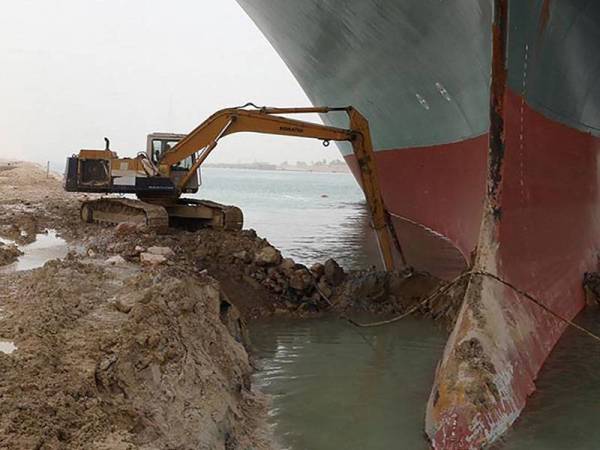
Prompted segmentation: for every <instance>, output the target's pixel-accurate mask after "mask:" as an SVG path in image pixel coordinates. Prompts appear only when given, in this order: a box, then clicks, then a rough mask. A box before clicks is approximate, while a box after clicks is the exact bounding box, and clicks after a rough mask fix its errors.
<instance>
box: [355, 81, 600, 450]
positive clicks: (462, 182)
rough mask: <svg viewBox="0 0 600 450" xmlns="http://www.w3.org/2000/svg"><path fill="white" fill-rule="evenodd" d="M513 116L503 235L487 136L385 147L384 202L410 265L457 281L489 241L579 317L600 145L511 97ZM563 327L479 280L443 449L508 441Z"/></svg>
mask: <svg viewBox="0 0 600 450" xmlns="http://www.w3.org/2000/svg"><path fill="white" fill-rule="evenodd" d="M505 120H506V130H507V135H506V153H505V158H504V169H503V179H502V186H501V219H500V221H499V224H498V228H497V230H496V232H495V233H486V230H485V227H486V226H488V225H487V223H488V222H489V221H487V220H486V216H487V214H491V213H489V212H488V211H485V210H484V198H485V185H486V174H487V164H486V158H487V136H482V137H480V138H475V139H471V140H467V141H463V142H459V143H453V144H447V145H441V146H436V147H431V148H418V149H401V150H389V151H383V152H377V162H378V168H379V169H378V170H379V175H380V179H381V185H382V189H383V191H384V199H385V201H386V204H387V207H388V209H389V210H390V212H391V213H392V215H393V216H394V218H395V225H396V230H397V233H398V236H399V238H400V240H401V242H402V244H403V246H404V247H405V252H406V253H407V259H408V261H409V264H411V265H414V266H415V267H417V268H421V269H424V270H428V271H430V272H432V273H434V274H437V275H439V276H442V277H444V278H450V277H452V276H455V275H456V274H457V273H458V272H460V271H461V270H463V269H464V268H465V267H466V265H468V264H469V263H470V259H471V253H472V251H473V250H474V249H475V247H476V246H477V245H479V248H478V250H477V258H478V260H479V262H480V263H481V265H480V266H479V267H480V268H481V267H483V268H485V269H486V270H489V271H490V272H492V273H495V274H496V275H498V276H500V277H501V278H502V279H504V280H506V281H508V282H510V283H512V284H513V285H515V286H517V287H519V288H520V289H522V290H525V291H527V292H529V293H531V294H532V295H534V296H535V297H536V298H538V299H540V300H541V301H542V302H543V303H544V305H546V306H547V307H548V308H550V309H552V310H553V311H555V312H556V313H558V314H560V315H561V316H563V317H566V318H568V319H571V318H573V317H574V316H575V315H576V314H577V313H578V312H579V311H580V310H581V308H582V307H583V305H584V298H583V289H582V286H581V282H582V278H583V274H584V273H585V272H586V271H593V270H596V269H597V255H598V248H599V247H600V233H599V231H598V230H600V228H599V225H600V203H599V198H598V189H599V186H600V183H599V181H600V180H599V172H598V164H599V162H600V161H599V155H600V139H599V138H598V137H594V136H592V135H591V134H588V133H584V132H581V131H578V130H575V129H573V128H570V127H568V126H565V125H562V124H560V123H558V122H556V121H553V120H550V119H548V118H546V117H544V116H543V115H541V114H540V113H538V112H536V111H534V110H533V109H532V108H530V107H529V106H528V105H527V104H526V103H525V102H524V101H523V99H522V98H521V97H519V96H518V95H515V94H514V93H510V92H509V93H508V95H507V98H506V109H505ZM348 163H349V165H350V167H351V168H352V170H353V171H354V173H355V175H356V167H355V164H354V161H352V160H351V158H349V160H348ZM488 235H490V236H491V235H494V236H496V237H495V238H494V239H497V241H494V242H490V241H489V239H488V237H487V236H488ZM478 278H479V277H478ZM563 331H564V324H563V323H561V322H560V321H558V320H557V319H555V318H553V317H552V316H551V315H549V314H548V313H547V312H544V311H543V310H542V309H541V308H540V307H539V306H537V305H535V304H533V303H531V302H528V301H526V300H525V299H523V298H522V297H520V296H519V295H518V294H516V293H515V292H513V291H511V290H510V289H508V288H506V287H503V286H502V285H500V284H499V283H498V282H497V281H494V280H492V279H490V278H487V279H472V280H471V283H470V285H469V287H468V290H467V294H466V300H465V302H464V304H463V307H462V310H461V313H460V315H459V317H458V320H457V323H456V326H455V329H454V331H453V332H452V335H451V336H450V339H449V341H448V344H447V346H446V350H445V353H444V357H443V359H442V361H441V363H440V366H439V367H438V370H437V373H436V380H435V383H434V387H433V389H432V394H431V398H430V401H429V405H428V410H427V425H426V427H427V433H428V435H429V437H430V438H431V441H432V445H433V446H434V448H439V449H467V448H480V446H481V445H483V444H485V443H489V442H492V441H493V440H494V439H496V438H497V437H498V436H500V435H501V434H502V433H503V432H504V431H505V430H506V429H507V428H508V427H509V426H510V424H511V423H512V422H513V421H514V420H515V419H516V418H517V417H518V415H519V413H520V412H521V411H522V409H523V408H524V406H525V402H526V399H527V396H528V395H530V394H531V393H532V392H533V391H534V389H535V385H534V381H535V378H536V376H537V374H538V372H539V370H540V368H541V366H542V364H543V363H544V361H545V359H546V358H547V356H548V354H549V353H550V351H551V350H552V348H553V347H554V345H555V344H556V342H557V340H558V339H559V337H560V335H561V334H562V332H563ZM482 367H483V370H482Z"/></svg>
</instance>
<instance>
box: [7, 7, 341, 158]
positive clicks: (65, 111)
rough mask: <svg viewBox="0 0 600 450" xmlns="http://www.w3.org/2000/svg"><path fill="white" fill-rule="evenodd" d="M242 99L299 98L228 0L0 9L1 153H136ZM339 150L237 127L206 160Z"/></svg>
mask: <svg viewBox="0 0 600 450" xmlns="http://www.w3.org/2000/svg"><path fill="white" fill-rule="evenodd" d="M247 101H253V102H255V103H257V104H260V105H264V104H266V105H274V106H305V105H309V101H308V99H307V97H306V96H305V95H304V92H303V91H302V90H301V88H300V87H299V85H298V83H297V82H296V80H295V79H294V77H293V76H292V75H291V73H290V72H289V70H288V69H287V67H286V66H285V64H284V63H283V62H282V61H281V59H280V58H279V56H278V55H277V53H276V52H275V50H273V48H272V47H271V45H270V44H269V42H268V41H267V40H266V39H265V38H264V37H263V35H262V34H261V33H260V31H259V30H258V28H257V27H256V26H255V25H254V23H253V22H252V21H251V20H250V19H249V18H248V16H246V14H245V13H244V11H243V10H242V9H241V8H240V7H239V6H238V4H237V3H236V2H235V0H217V1H208V0H169V1H166V0H85V1H82V0H18V1H12V2H9V1H5V2H3V5H2V14H1V15H0V132H1V133H2V136H1V139H2V147H1V149H0V157H8V158H20V159H29V160H36V161H40V162H44V161H47V160H50V161H53V162H55V163H62V161H63V160H64V158H65V157H66V156H67V155H69V154H72V153H76V152H77V151H78V150H79V149H80V148H103V147H104V143H103V139H102V138H103V137H104V136H108V137H109V138H110V139H111V142H112V149H113V150H116V151H117V152H118V153H119V154H120V155H121V156H125V155H134V154H135V153H137V152H138V151H142V150H143V149H144V146H145V140H146V135H147V134H148V133H150V132H153V131H169V132H180V133H186V132H188V131H190V130H191V129H192V128H194V127H195V126H196V125H197V124H199V123H200V122H201V121H203V120H204V119H205V118H206V117H207V116H209V115H210V114H211V113H213V112H214V111H216V110H218V109H220V108H223V107H227V106H236V105H240V104H243V103H246V102H247ZM322 158H327V159H334V158H338V153H337V151H336V150H335V146H331V147H329V149H328V150H325V149H324V148H323V147H322V146H321V145H320V143H319V142H318V141H312V140H310V141H307V140H300V139H292V138H282V137H272V136H262V135H250V134H244V135H235V136H231V137H227V138H225V139H224V140H223V141H222V144H221V145H220V147H219V148H218V150H216V151H215V152H214V153H213V155H211V158H210V160H209V161H213V162H217V161H234V162H235V161H244V162H247V161H255V160H257V161H273V162H281V161H284V160H289V161H296V160H316V159H322Z"/></svg>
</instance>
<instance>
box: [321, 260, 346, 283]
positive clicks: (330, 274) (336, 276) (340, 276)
mask: <svg viewBox="0 0 600 450" xmlns="http://www.w3.org/2000/svg"><path fill="white" fill-rule="evenodd" d="M323 272H324V273H323V275H324V276H325V280H326V281H327V282H328V283H329V284H331V285H332V286H339V285H340V284H341V283H342V282H343V281H344V277H345V276H346V274H345V273H344V269H342V268H341V267H340V265H339V264H338V263H337V262H336V261H335V260H333V259H328V260H327V261H325V265H324V267H323Z"/></svg>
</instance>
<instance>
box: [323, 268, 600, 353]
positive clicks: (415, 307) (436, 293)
mask: <svg viewBox="0 0 600 450" xmlns="http://www.w3.org/2000/svg"><path fill="white" fill-rule="evenodd" d="M471 275H478V276H482V277H488V278H491V279H493V280H496V281H497V282H499V283H501V284H503V285H505V286H507V287H508V288H510V289H512V290H513V291H515V292H516V293H517V294H520V295H521V296H523V297H525V298H526V299H527V300H529V301H531V302H532V303H534V304H535V305H537V306H538V307H540V308H541V309H543V310H544V311H546V312H547V313H549V314H551V315H552V316H553V317H555V318H556V319H558V320H560V321H561V322H564V323H566V324H567V325H568V326H571V327H573V328H575V329H577V330H579V331H580V332H582V333H584V334H586V335H588V336H589V337H591V338H592V339H594V340H596V341H598V342H600V336H598V335H597V334H595V333H593V332H592V331H590V330H589V329H587V328H585V327H582V326H581V325H578V324H576V323H575V322H573V321H572V320H569V319H567V318H565V317H563V316H561V315H560V314H558V313H556V312H554V311H552V310H551V309H550V308H548V307H547V306H546V305H544V304H543V303H541V302H540V301H539V300H537V299H536V298H535V297H534V296H533V295H531V294H529V293H528V292H526V291H524V290H522V289H519V288H518V287H516V286H515V285H513V284H511V283H509V282H508V281H505V280H503V279H502V278H500V277H499V276H497V275H494V274H492V273H489V272H482V271H476V270H473V271H469V272H465V273H463V274H461V275H459V276H457V277H456V278H454V279H453V280H452V281H450V282H449V283H447V284H445V285H444V286H441V287H439V288H437V289H436V290H435V291H434V292H433V293H432V294H431V295H429V296H428V297H427V298H425V299H424V300H423V301H421V302H419V303H417V304H416V305H413V306H412V307H410V308H409V309H408V310H407V311H406V312H405V313H403V314H401V315H399V316H396V317H393V318H391V319H388V320H382V321H379V322H369V323H359V322H356V321H354V320H352V319H350V318H349V317H346V316H344V315H342V316H340V318H341V319H344V320H346V321H347V322H349V323H350V324H352V325H354V326H356V327H360V328H369V327H379V326H383V325H389V324H391V323H394V322H398V321H400V320H402V319H404V318H406V317H408V316H410V315H411V314H413V313H414V312H416V311H417V310H418V309H420V308H421V307H423V306H425V305H426V304H427V303H428V302H430V301H432V300H434V299H435V298H437V297H439V296H440V295H442V294H444V293H446V292H447V291H449V290H450V289H451V288H452V287H454V286H455V285H456V284H458V283H459V282H460V281H461V280H463V279H464V278H466V277H468V276H471ZM317 290H318V291H319V294H321V296H322V297H323V298H324V299H325V301H326V302H327V303H328V304H329V305H330V306H332V303H331V301H330V300H329V299H328V298H327V297H326V296H325V295H324V294H323V292H321V290H320V289H319V288H318V287H317Z"/></svg>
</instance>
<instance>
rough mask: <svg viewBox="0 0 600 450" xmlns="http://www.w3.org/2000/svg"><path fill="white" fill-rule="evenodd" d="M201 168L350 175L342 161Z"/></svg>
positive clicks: (204, 165) (223, 165) (218, 165)
mask: <svg viewBox="0 0 600 450" xmlns="http://www.w3.org/2000/svg"><path fill="white" fill-rule="evenodd" d="M202 167H206V168H214V169H248V170H273V171H280V172H320V173H350V169H349V168H348V166H347V165H346V163H345V162H343V161H339V160H338V161H333V162H332V163H312V164H305V165H302V164H300V165H298V164H293V165H292V164H269V163H210V164H203V166H202Z"/></svg>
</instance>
